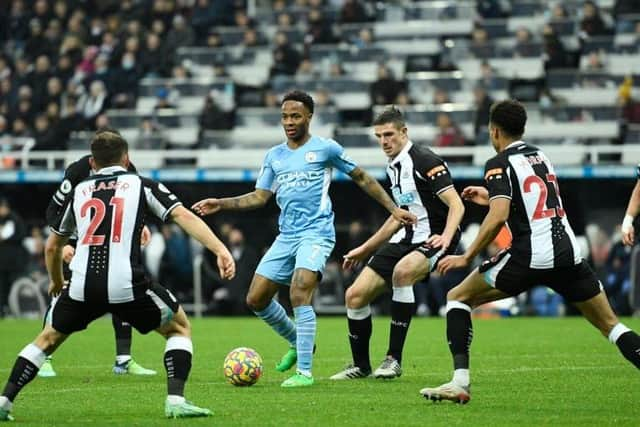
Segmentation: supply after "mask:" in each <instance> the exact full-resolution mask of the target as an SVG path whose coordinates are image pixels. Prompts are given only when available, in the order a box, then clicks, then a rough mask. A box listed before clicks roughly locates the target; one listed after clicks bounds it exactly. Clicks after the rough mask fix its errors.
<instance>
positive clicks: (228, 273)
mask: <svg viewBox="0 0 640 427" xmlns="http://www.w3.org/2000/svg"><path fill="white" fill-rule="evenodd" d="M216 262H217V263H218V272H219V273H220V277H222V278H223V279H227V280H231V279H233V278H234V277H235V275H236V261H235V260H234V259H233V256H231V252H229V251H228V250H226V249H225V250H224V251H222V252H221V253H219V254H217V256H216Z"/></svg>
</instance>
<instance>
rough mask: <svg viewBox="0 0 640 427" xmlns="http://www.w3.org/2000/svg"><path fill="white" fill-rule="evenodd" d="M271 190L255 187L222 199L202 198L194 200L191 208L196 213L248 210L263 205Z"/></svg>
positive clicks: (270, 194) (269, 196) (202, 214)
mask: <svg viewBox="0 0 640 427" xmlns="http://www.w3.org/2000/svg"><path fill="white" fill-rule="evenodd" d="M272 195H273V193H272V192H271V191H267V190H262V189H259V188H257V189H255V190H254V191H252V192H251V193H247V194H243V195H242V196H237V197H226V198H223V199H215V198H211V199H203V200H200V201H199V202H196V203H195V204H194V205H193V206H191V209H193V210H194V211H195V212H196V213H197V214H198V215H200V216H204V215H211V214H214V213H216V212H218V211H223V210H227V211H249V210H252V209H258V208H261V207H263V206H264V205H265V204H266V203H267V202H268V201H269V199H270V198H271V196H272Z"/></svg>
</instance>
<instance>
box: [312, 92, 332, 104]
mask: <svg viewBox="0 0 640 427" xmlns="http://www.w3.org/2000/svg"><path fill="white" fill-rule="evenodd" d="M313 100H314V102H315V104H316V106H317V107H320V108H321V107H333V106H334V105H335V103H334V102H333V99H332V98H331V94H330V93H329V91H328V90H327V89H324V88H319V89H318V90H316V92H315V94H314V97H313Z"/></svg>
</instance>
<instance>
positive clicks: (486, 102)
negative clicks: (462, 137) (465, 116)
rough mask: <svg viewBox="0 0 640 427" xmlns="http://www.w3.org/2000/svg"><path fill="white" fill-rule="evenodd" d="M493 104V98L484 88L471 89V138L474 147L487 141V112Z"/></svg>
mask: <svg viewBox="0 0 640 427" xmlns="http://www.w3.org/2000/svg"><path fill="white" fill-rule="evenodd" d="M491 104H493V98H491V95H489V94H488V93H487V89H486V88H485V87H484V86H480V85H478V86H476V87H475V88H474V89H473V106H474V112H473V136H474V139H475V143H476V145H485V143H486V142H487V141H488V139H489V129H488V125H489V110H490V109H491Z"/></svg>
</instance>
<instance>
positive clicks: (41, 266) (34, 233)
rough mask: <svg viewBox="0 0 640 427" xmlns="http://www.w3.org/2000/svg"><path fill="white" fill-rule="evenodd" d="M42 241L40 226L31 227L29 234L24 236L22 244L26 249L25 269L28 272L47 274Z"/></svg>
mask: <svg viewBox="0 0 640 427" xmlns="http://www.w3.org/2000/svg"><path fill="white" fill-rule="evenodd" d="M44 243H45V236H44V233H43V232H42V227H38V226H34V227H31V231H30V233H29V236H27V237H25V238H24V240H23V241H22V245H23V246H24V248H25V249H26V251H27V254H28V257H29V261H28V264H27V268H26V270H27V271H28V272H29V273H39V274H42V275H45V274H47V268H46V265H45V261H44Z"/></svg>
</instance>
